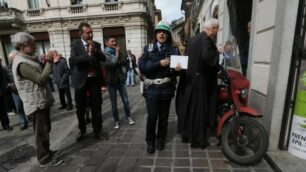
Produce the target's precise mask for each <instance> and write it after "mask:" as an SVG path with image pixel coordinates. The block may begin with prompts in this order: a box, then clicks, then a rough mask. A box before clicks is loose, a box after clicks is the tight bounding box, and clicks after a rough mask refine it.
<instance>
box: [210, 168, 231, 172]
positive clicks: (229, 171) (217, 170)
mask: <svg viewBox="0 0 306 172" xmlns="http://www.w3.org/2000/svg"><path fill="white" fill-rule="evenodd" d="M213 171H214V172H231V170H230V169H214V170H213Z"/></svg>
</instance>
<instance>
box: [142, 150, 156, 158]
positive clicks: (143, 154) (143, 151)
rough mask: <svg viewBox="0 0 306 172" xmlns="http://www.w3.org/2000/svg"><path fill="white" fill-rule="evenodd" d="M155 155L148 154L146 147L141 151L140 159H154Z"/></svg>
mask: <svg viewBox="0 0 306 172" xmlns="http://www.w3.org/2000/svg"><path fill="white" fill-rule="evenodd" d="M155 154H156V153H155ZM155 154H148V153H147V147H146V148H145V150H144V149H142V150H141V152H140V154H139V157H150V158H153V157H155Z"/></svg>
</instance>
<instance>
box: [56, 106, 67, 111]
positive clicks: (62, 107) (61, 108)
mask: <svg viewBox="0 0 306 172" xmlns="http://www.w3.org/2000/svg"><path fill="white" fill-rule="evenodd" d="M66 108H67V107H66V106H61V107H59V108H58V110H63V109H66Z"/></svg>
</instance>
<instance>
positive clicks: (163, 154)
mask: <svg viewBox="0 0 306 172" xmlns="http://www.w3.org/2000/svg"><path fill="white" fill-rule="evenodd" d="M157 153H158V157H172V151H166V150H163V151H157Z"/></svg>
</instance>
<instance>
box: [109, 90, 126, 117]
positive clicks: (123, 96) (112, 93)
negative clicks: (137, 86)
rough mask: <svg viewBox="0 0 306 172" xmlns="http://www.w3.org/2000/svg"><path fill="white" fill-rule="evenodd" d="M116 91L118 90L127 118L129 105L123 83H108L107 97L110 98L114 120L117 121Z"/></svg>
mask: <svg viewBox="0 0 306 172" xmlns="http://www.w3.org/2000/svg"><path fill="white" fill-rule="evenodd" d="M117 91H118V92H119V94H120V96H121V99H122V103H123V106H124V111H125V117H126V118H128V117H130V114H131V112H130V105H129V98H128V95H127V90H126V87H125V85H124V84H121V85H108V93H109V98H110V100H111V104H112V114H113V118H114V121H115V122H116V121H119V115H118V108H117Z"/></svg>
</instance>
